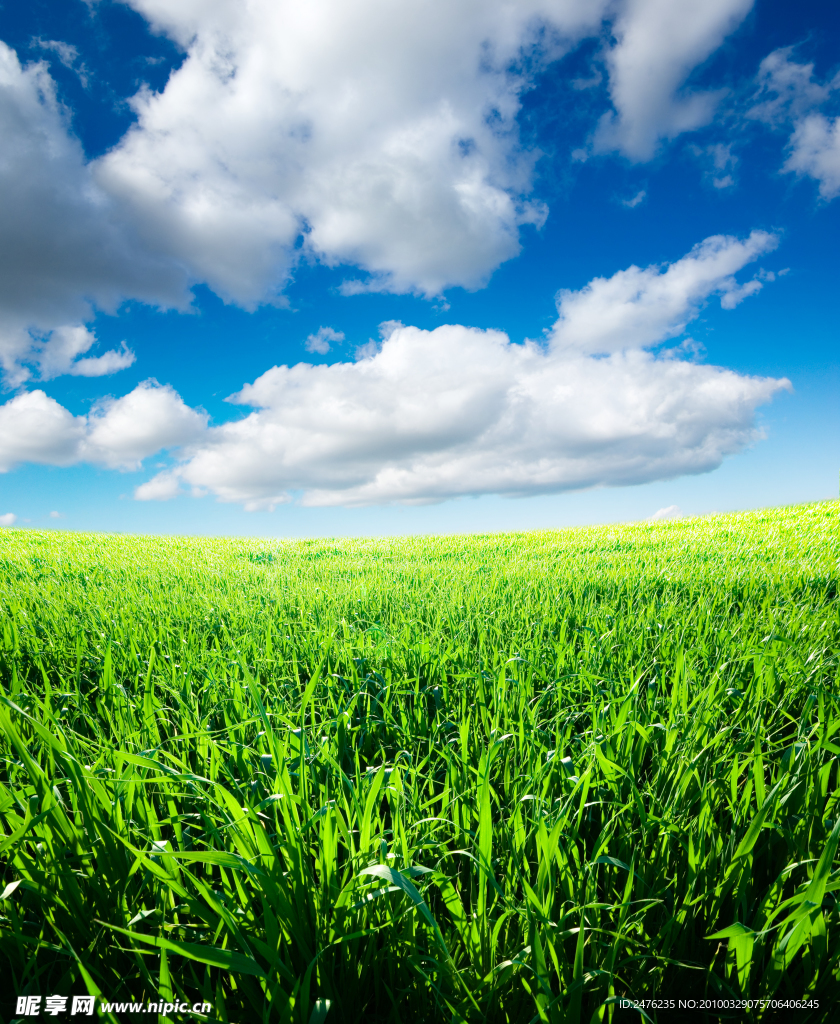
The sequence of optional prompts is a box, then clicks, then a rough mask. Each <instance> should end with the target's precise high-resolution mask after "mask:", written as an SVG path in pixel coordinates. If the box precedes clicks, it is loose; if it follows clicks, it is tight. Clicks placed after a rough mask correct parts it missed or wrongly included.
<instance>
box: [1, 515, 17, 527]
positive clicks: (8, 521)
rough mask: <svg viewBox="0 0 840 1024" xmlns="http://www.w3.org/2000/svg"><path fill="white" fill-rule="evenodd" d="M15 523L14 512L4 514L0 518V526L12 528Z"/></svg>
mask: <svg viewBox="0 0 840 1024" xmlns="http://www.w3.org/2000/svg"><path fill="white" fill-rule="evenodd" d="M16 522H17V516H16V515H15V514H14V512H6V513H4V514H3V515H2V516H0V526H14V524H15V523H16Z"/></svg>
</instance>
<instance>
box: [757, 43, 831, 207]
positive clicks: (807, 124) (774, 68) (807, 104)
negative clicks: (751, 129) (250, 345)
mask: <svg viewBox="0 0 840 1024" xmlns="http://www.w3.org/2000/svg"><path fill="white" fill-rule="evenodd" d="M794 49H795V48H794V47H792V46H786V47H783V48H781V49H779V50H774V51H773V52H772V53H770V54H768V56H766V57H765V58H764V60H763V61H762V62H761V65H760V67H759V70H758V75H757V76H756V85H757V90H756V93H755V95H754V97H753V105H752V106H751V107H750V109H749V110H748V111H747V117H749V118H753V119H754V120H757V121H763V122H764V123H765V124H767V125H769V126H771V127H772V128H777V129H778V128H786V129H787V130H789V131H790V132H791V134H790V137H789V139H788V145H787V149H788V157H787V159H786V161H785V163H784V165H783V166H782V171H783V172H786V173H791V172H792V173H795V174H798V175H800V176H805V177H810V178H813V179H814V180H815V181H816V182H817V183H818V185H819V192H820V196H821V197H822V198H823V199H834V198H835V197H836V196H838V195H840V117H832V116H830V114H829V113H826V112H825V111H824V110H820V109H819V108H821V107H825V106H826V105H829V106H830V105H832V101H836V99H837V96H838V94H840V72H838V73H837V74H835V75H834V77H833V78H832V79H831V80H829V81H825V82H819V81H817V80H816V79H815V78H814V65H813V64H812V63H809V64H800V63H797V61H795V60H794V59H793V53H794ZM834 106H835V109H836V102H834Z"/></svg>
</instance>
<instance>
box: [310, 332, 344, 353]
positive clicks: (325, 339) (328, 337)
mask: <svg viewBox="0 0 840 1024" xmlns="http://www.w3.org/2000/svg"><path fill="white" fill-rule="evenodd" d="M341 341H344V332H343V331H335V330H333V328H332V327H319V328H318V330H317V331H316V332H315V333H314V334H310V335H309V337H308V338H307V339H306V343H305V347H306V351H307V352H317V353H318V354H319V355H322V356H324V355H326V354H327V352H329V350H330V346H331V345H334V344H336V343H337V342H341Z"/></svg>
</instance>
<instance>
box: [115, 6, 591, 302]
mask: <svg viewBox="0 0 840 1024" xmlns="http://www.w3.org/2000/svg"><path fill="white" fill-rule="evenodd" d="M127 2H129V3H130V5H131V6H132V7H134V8H135V9H136V10H137V11H139V12H140V13H141V14H142V15H143V16H144V17H145V18H146V19H147V20H148V21H149V22H150V24H151V25H152V26H153V28H154V29H155V30H157V31H160V32H164V33H166V34H168V35H169V36H170V37H171V38H172V39H174V40H175V41H176V42H177V43H178V44H179V45H180V46H181V47H183V49H184V50H185V51H186V59H185V60H184V62H183V64H182V66H181V67H180V68H179V69H178V70H177V71H175V72H174V73H173V74H172V75H171V77H170V79H169V82H168V83H167V86H166V88H165V89H164V90H163V92H161V93H152V92H149V91H145V92H141V93H139V94H138V95H137V96H136V97H135V98H134V100H133V107H134V110H135V111H136V113H137V117H138V122H137V125H136V126H135V127H134V128H132V129H131V131H129V133H128V134H127V136H126V137H125V138H124V139H123V140H122V142H121V143H120V144H119V145H118V146H117V147H116V148H115V149H114V150H113V151H112V152H111V153H109V154H108V155H107V156H105V157H104V158H103V159H102V160H101V161H100V162H99V164H98V166H97V180H98V181H99V182H100V183H101V184H102V185H103V187H105V188H106V189H107V190H108V192H109V194H111V195H112V196H118V197H119V199H120V201H121V202H122V203H124V204H126V205H127V206H128V207H129V208H130V209H132V210H133V211H134V213H135V217H136V223H137V226H138V230H139V231H141V232H142V233H143V234H144V237H146V239H147V241H148V242H149V244H150V245H152V246H154V247H155V248H156V249H160V250H162V251H166V252H168V253H170V254H171V255H173V256H175V257H176V258H177V259H178V260H180V261H182V262H184V263H185V264H186V265H188V266H189V267H190V268H191V270H192V273H193V274H194V275H195V277H196V278H197V279H200V280H203V281H206V282H208V283H209V284H210V286H211V287H212V288H214V289H215V290H216V291H217V292H219V294H221V295H223V296H224V297H226V298H229V299H232V300H234V301H236V302H239V303H242V304H245V305H246V306H247V305H249V304H254V303H256V302H258V301H261V300H263V299H264V298H265V297H266V296H267V295H270V294H271V292H272V290H274V289H276V288H278V287H282V284H283V282H284V278H285V277H286V276H287V275H288V273H289V270H290V267H291V265H292V263H293V261H294V259H295V258H296V254H295V252H294V243H295V240H296V239H297V238H298V237H299V236H300V235H301V233H303V235H304V238H305V249H306V250H307V251H308V252H309V253H311V254H313V255H314V256H315V257H317V258H318V259H320V260H322V261H324V262H326V263H328V264H339V263H349V264H353V265H355V266H358V267H360V268H361V269H363V270H365V271H368V272H369V273H370V275H371V278H370V280H368V281H367V282H366V287H368V288H375V289H380V290H381V289H384V290H394V291H418V292H421V293H424V294H427V295H436V294H438V293H439V292H440V291H441V290H443V289H444V288H446V287H448V286H451V285H464V286H466V287H476V286H479V285H481V284H483V283H484V282H485V281H486V280H487V278H488V276H489V274H490V273H491V272H492V271H493V270H494V269H495V268H496V267H497V266H498V265H499V264H500V263H501V262H503V261H504V260H507V259H509V258H510V257H512V256H514V255H516V253H517V252H518V250H519V242H518V230H519V226H520V225H521V224H523V223H533V222H538V221H540V220H541V219H542V218H543V217H544V210H543V209H542V207H541V206H540V205H539V204H535V203H532V202H530V201H529V199H528V193H529V191H530V185H531V172H532V167H533V163H534V155H533V154H529V153H527V152H526V151H525V150H524V149H523V148H522V146H521V145H520V143H519V138H518V133H517V125H516V114H517V112H518V109H519V97H520V94H521V92H522V91H523V89H525V88H526V87H527V86H528V82H529V79H528V77H527V75H526V74H525V72H524V71H522V70H521V69H520V70H517V67H516V65H517V62H518V61H520V58H521V56H522V54H523V53H526V54H527V55H528V58H529V61H530V62H534V61H536V63H537V65H538V64H539V62H540V60H541V59H542V60H544V61H545V60H551V59H555V58H556V57H558V56H560V55H561V54H562V53H563V52H566V51H567V50H568V49H569V48H570V47H571V46H572V45H574V44H575V43H576V42H577V41H578V40H580V39H581V38H583V37H584V36H586V35H588V34H592V33H597V32H598V31H599V30H600V24H601V19H602V17H603V15H604V14H605V13H606V11H607V9H608V2H607V0H594V2H593V0H519V2H518V3H517V4H510V3H507V2H505V0H466V2H462V3H458V4H452V3H449V2H447V0H425V2H423V3H417V4H393V3H386V2H383V0H311V2H309V3H306V4H300V3H297V2H295V0H253V2H251V3H248V4H229V3H219V2H218V0H191V2H190V3H178V4H173V3H171V0H127ZM541 55H542V57H541Z"/></svg>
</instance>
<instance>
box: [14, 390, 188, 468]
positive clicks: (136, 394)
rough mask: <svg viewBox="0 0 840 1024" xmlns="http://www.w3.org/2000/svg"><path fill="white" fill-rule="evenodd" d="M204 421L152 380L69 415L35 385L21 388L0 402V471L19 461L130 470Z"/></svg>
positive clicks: (179, 441) (180, 441)
mask: <svg viewBox="0 0 840 1024" xmlns="http://www.w3.org/2000/svg"><path fill="white" fill-rule="evenodd" d="M206 424H207V416H206V414H204V413H202V412H200V411H198V410H195V409H190V408H189V407H188V406H186V405H185V404H184V402H183V401H182V399H181V397H180V396H179V395H178V394H177V393H176V392H175V391H174V390H173V389H172V388H171V387H168V386H165V387H161V386H160V385H159V384H157V383H155V382H154V381H146V382H144V383H143V384H140V385H138V386H137V387H136V388H135V389H134V390H133V391H131V392H129V393H128V394H127V395H124V396H123V397H122V398H107V399H104V400H102V401H101V402H99V403H98V404H97V405H96V406H95V407H94V408H93V410H92V411H91V412H90V414H89V415H87V416H74V415H73V414H72V413H71V412H69V411H68V410H67V409H65V408H64V407H63V406H62V405H60V404H59V403H58V402H56V401H55V399H53V398H50V397H49V396H48V395H47V394H46V393H45V392H44V391H41V390H40V389H38V390H35V391H25V392H22V393H21V394H18V395H16V396H15V397H14V398H12V399H10V400H9V401H8V402H6V403H5V404H4V405H0V472H2V473H5V472H8V471H9V470H10V469H12V468H14V467H15V466H16V465H18V464H20V463H23V462H34V463H38V464H40V465H48V466H71V465H74V464H75V463H78V462H92V463H94V464H96V465H101V466H106V467H108V468H111V469H136V468H138V467H139V465H140V463H141V462H142V460H143V459H144V458H147V457H148V456H149V455H154V454H155V453H156V452H159V451H160V450H161V449H166V448H171V447H174V446H176V445H183V444H186V443H188V442H190V441H193V440H196V439H197V438H198V437H200V436H201V434H202V432H203V431H204V429H205V427H206Z"/></svg>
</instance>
